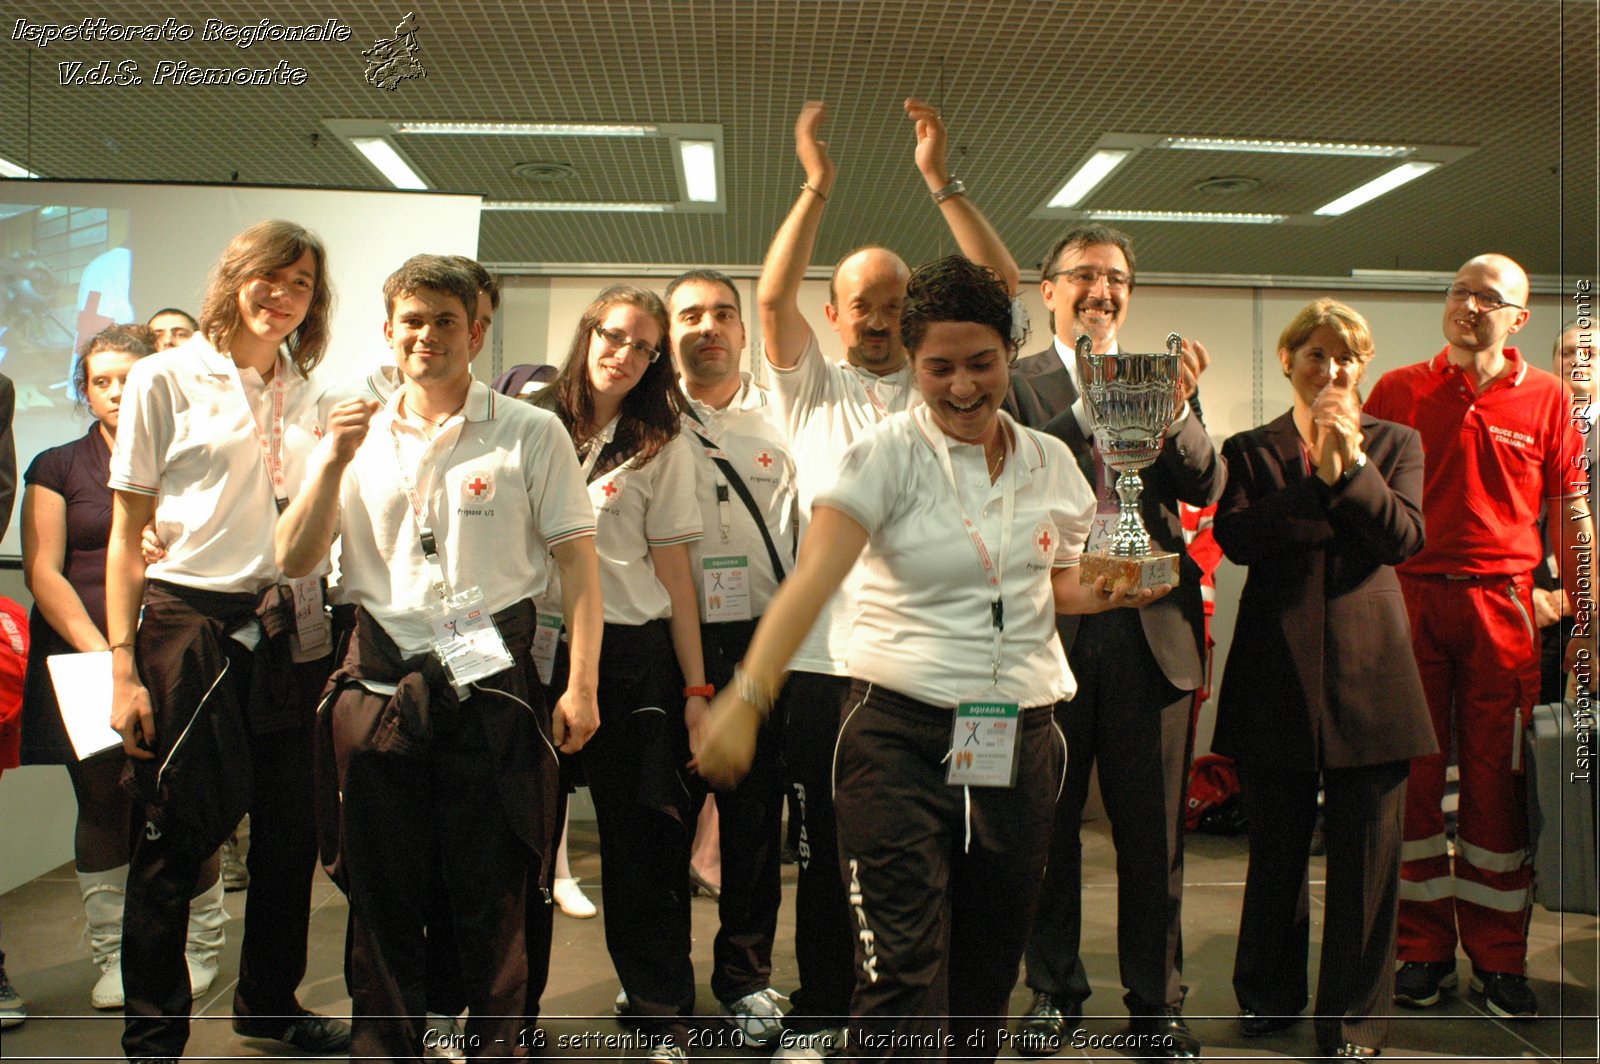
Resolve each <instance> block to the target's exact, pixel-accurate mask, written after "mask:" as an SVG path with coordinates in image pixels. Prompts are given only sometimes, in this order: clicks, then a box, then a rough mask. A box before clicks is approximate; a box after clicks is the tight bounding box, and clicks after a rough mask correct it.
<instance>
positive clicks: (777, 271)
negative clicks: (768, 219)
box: [756, 100, 834, 369]
mask: <svg viewBox="0 0 1600 1064" xmlns="http://www.w3.org/2000/svg"><path fill="white" fill-rule="evenodd" d="M826 117H827V110H826V108H824V107H823V105H822V101H821V100H807V101H806V104H805V106H804V107H802V108H800V117H799V118H798V119H796V120H795V124H794V151H795V155H796V156H798V157H799V159H800V166H801V167H802V168H803V169H804V170H805V174H806V180H805V184H804V185H803V186H801V189H800V195H799V196H798V197H796V198H795V201H794V206H793V207H791V208H790V209H789V215H788V217H786V218H784V220H783V224H782V225H780V226H779V227H778V231H777V233H776V234H774V235H773V237H772V244H771V246H769V247H768V248H767V257H766V260H765V261H764V262H763V263H762V264H761V279H760V280H759V281H757V282H756V307H757V313H759V314H760V316H761V335H762V336H763V337H764V338H765V341H764V346H765V348H766V353H767V361H769V362H771V363H772V364H773V365H774V366H776V367H777V368H779V369H789V368H791V367H792V366H794V364H795V363H796V362H799V361H800V355H801V354H802V353H803V352H804V351H805V349H806V339H807V337H808V336H809V334H810V331H811V326H809V325H808V324H806V319H805V316H804V315H803V314H801V313H800V282H801V281H803V280H805V277H806V268H807V267H808V266H810V265H811V254H812V252H813V251H815V250H816V246H817V230H818V229H819V228H820V227H821V225H822V212H823V209H824V208H825V207H826V206H827V202H828V196H829V195H831V194H832V191H833V179H834V168H833V160H832V159H831V158H829V157H828V142H827V141H825V140H822V139H820V137H819V134H820V133H821V131H822V123H823V120H824V119H825V118H826Z"/></svg>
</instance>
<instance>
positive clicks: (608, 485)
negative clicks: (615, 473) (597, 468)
mask: <svg viewBox="0 0 1600 1064" xmlns="http://www.w3.org/2000/svg"><path fill="white" fill-rule="evenodd" d="M600 490H601V491H603V492H605V493H606V498H608V499H609V498H611V496H613V495H615V494H616V493H617V485H616V483H615V482H614V481H610V480H608V481H606V482H605V483H604V484H602V485H600Z"/></svg>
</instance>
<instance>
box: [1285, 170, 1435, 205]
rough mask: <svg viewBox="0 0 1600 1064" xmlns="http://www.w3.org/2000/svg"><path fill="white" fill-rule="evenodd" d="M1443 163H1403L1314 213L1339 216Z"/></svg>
mask: <svg viewBox="0 0 1600 1064" xmlns="http://www.w3.org/2000/svg"><path fill="white" fill-rule="evenodd" d="M1442 165H1443V164H1442V163H1424V162H1412V163H1401V164H1400V165H1399V166H1397V167H1395V168H1394V169H1392V170H1390V171H1388V172H1387V173H1384V174H1381V175H1379V176H1378V177H1375V178H1373V179H1372V180H1371V181H1368V182H1367V183H1366V184H1364V185H1362V186H1360V187H1359V188H1356V189H1352V190H1351V191H1349V192H1347V193H1345V194H1344V195H1343V196H1340V197H1339V198H1338V199H1336V200H1333V201H1332V202H1329V203H1324V204H1323V205H1322V206H1320V207H1318V208H1317V209H1316V210H1315V211H1313V212H1312V213H1314V214H1316V215H1318V216H1320V217H1323V218H1337V217H1339V216H1340V215H1341V214H1345V213H1348V212H1349V211H1353V210H1355V209H1356V208H1357V207H1359V206H1361V205H1362V204H1364V203H1371V202H1372V201H1373V200H1375V199H1377V198H1378V197H1379V196H1383V195H1387V194H1388V193H1390V192H1393V191H1394V190H1395V189H1397V188H1399V187H1401V186H1402V185H1407V184H1410V183H1411V182H1412V181H1415V180H1416V179H1417V178H1419V177H1421V176H1423V175H1424V174H1427V173H1431V172H1432V171H1434V170H1437V169H1439V167H1440V166H1442Z"/></svg>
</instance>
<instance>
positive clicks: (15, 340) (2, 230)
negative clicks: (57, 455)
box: [0, 204, 159, 540]
mask: <svg viewBox="0 0 1600 1064" xmlns="http://www.w3.org/2000/svg"><path fill="white" fill-rule="evenodd" d="M130 214H131V212H129V211H127V210H123V209H117V208H107V207H90V206H44V207H41V206H35V205H32V204H0V373H4V374H6V375H7V376H8V377H10V378H11V380H12V382H13V383H15V385H16V388H17V412H16V420H15V423H14V429H15V435H16V443H17V459H18V472H19V473H20V472H21V470H22V469H23V468H25V467H26V463H27V461H28V459H29V458H30V456H32V455H34V454H37V453H38V452H39V451H41V450H43V449H45V448H46V447H53V446H55V445H56V444H59V443H64V442H66V441H67V440H69V439H71V438H72V437H73V436H74V435H76V434H77V433H81V432H83V431H85V430H86V429H87V426H88V423H89V421H88V416H87V414H83V415H82V416H81V417H80V416H77V412H76V411H74V404H75V397H74V396H73V395H72V388H71V386H70V383H69V382H70V380H71V377H72V366H73V363H74V361H75V360H76V358H77V354H76V352H77V351H78V348H79V347H80V346H81V345H82V344H83V342H84V341H85V340H87V339H89V338H90V337H92V336H94V335H95V334H96V333H98V332H99V331H100V330H101V329H104V328H105V327H106V326H108V325H114V324H117V323H119V322H130V321H142V320H143V319H142V318H140V317H139V316H138V314H137V311H136V308H135V307H134V304H133V293H132V286H133V252H132V251H131V250H130V249H129V247H128V246H127V245H128V243H129V222H130ZM156 309H159V308H156ZM12 538H13V537H11V536H8V537H7V539H8V540H9V539H12Z"/></svg>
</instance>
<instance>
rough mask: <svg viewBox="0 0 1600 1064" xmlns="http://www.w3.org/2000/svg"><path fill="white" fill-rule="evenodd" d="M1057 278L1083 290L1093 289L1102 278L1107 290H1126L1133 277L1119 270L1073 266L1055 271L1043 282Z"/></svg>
mask: <svg viewBox="0 0 1600 1064" xmlns="http://www.w3.org/2000/svg"><path fill="white" fill-rule="evenodd" d="M1057 277H1065V278H1066V279H1067V280H1069V281H1071V282H1072V283H1073V284H1075V285H1081V286H1082V287H1084V288H1092V287H1094V285H1095V284H1097V283H1098V282H1099V280H1100V278H1102V277H1104V278H1105V279H1106V287H1107V288H1127V287H1128V286H1129V285H1130V284H1132V283H1133V277H1132V276H1130V275H1129V274H1126V273H1123V272H1122V271H1121V270H1102V269H1101V268H1100V267H1098V266H1074V267H1073V268H1072V269H1070V270H1057V271H1056V272H1055V273H1052V274H1050V275H1049V276H1048V277H1046V278H1045V280H1047V281H1053V280H1055V279H1056V278H1057Z"/></svg>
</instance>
